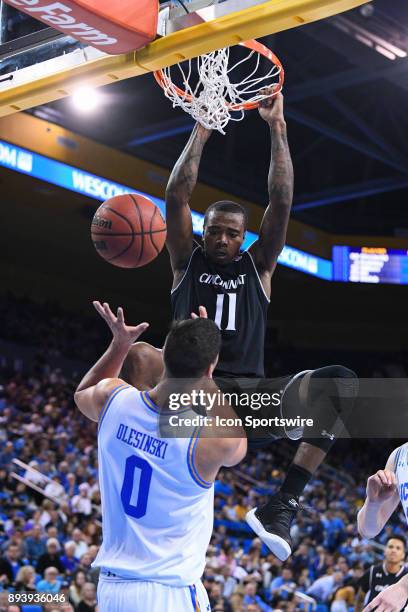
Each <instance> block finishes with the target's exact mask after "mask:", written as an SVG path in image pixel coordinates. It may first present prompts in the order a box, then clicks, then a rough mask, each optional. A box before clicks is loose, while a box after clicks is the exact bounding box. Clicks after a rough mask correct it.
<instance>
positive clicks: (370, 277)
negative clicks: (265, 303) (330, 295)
mask: <svg viewBox="0 0 408 612" xmlns="http://www.w3.org/2000/svg"><path fill="white" fill-rule="evenodd" d="M333 280H334V281H343V282H346V283H347V282H352V283H392V284H395V285H407V284H408V249H407V250H396V249H387V248H385V247H349V246H334V247H333Z"/></svg>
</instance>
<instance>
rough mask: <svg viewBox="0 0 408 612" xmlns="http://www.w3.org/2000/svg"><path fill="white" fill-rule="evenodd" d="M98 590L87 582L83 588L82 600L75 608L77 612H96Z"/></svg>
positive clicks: (91, 583)
mask: <svg viewBox="0 0 408 612" xmlns="http://www.w3.org/2000/svg"><path fill="white" fill-rule="evenodd" d="M95 609H96V588H95V585H94V584H93V582H85V584H84V586H83V587H82V592H81V600H80V602H79V604H78V605H77V606H76V608H75V612H95Z"/></svg>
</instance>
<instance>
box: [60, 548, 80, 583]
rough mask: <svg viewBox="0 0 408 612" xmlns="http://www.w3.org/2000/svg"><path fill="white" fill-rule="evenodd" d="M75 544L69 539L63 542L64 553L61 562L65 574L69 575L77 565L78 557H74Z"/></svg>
mask: <svg viewBox="0 0 408 612" xmlns="http://www.w3.org/2000/svg"><path fill="white" fill-rule="evenodd" d="M75 550H76V544H75V542H74V541H73V540H69V541H68V542H65V544H64V554H63V555H62V556H61V563H62V565H63V566H64V573H65V575H66V576H71V575H72V574H73V573H74V571H75V570H76V568H77V567H78V559H76V557H75Z"/></svg>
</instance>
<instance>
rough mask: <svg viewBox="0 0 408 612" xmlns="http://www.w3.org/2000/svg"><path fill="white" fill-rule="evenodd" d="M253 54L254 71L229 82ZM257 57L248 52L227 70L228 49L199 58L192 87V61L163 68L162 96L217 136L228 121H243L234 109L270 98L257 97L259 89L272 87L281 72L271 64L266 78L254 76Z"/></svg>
mask: <svg viewBox="0 0 408 612" xmlns="http://www.w3.org/2000/svg"><path fill="white" fill-rule="evenodd" d="M254 54H255V56H256V61H255V67H254V68H253V69H252V70H251V71H250V73H249V74H248V75H247V76H246V77H245V78H244V79H240V80H239V81H237V82H233V80H232V79H233V71H234V70H236V69H237V68H238V67H239V66H242V65H243V64H244V63H245V62H248V61H249V60H250V59H251V58H253V56H254ZM261 57H262V56H261V55H260V54H259V53H256V52H255V51H251V52H250V53H249V54H248V55H247V56H246V57H244V58H243V59H242V60H240V61H239V62H237V63H235V64H233V65H232V66H230V67H229V59H230V53H229V48H226V49H217V50H216V51H213V52H212V53H207V54H205V55H201V56H199V57H198V58H196V60H195V61H196V62H197V72H198V80H197V82H196V85H195V86H194V85H193V84H192V83H191V82H190V81H191V80H192V74H193V62H194V60H188V61H187V62H183V64H185V65H186V66H185V67H183V65H182V64H177V65H176V66H170V67H168V68H164V69H163V74H164V79H163V85H164V87H163V89H164V93H165V95H166V97H167V98H169V100H170V101H171V102H172V104H173V108H174V107H177V106H178V107H180V108H182V109H183V110H184V111H185V112H186V113H188V114H189V115H191V116H192V117H193V119H195V120H196V121H199V122H200V123H201V124H202V125H203V126H204V127H206V128H207V129H211V130H218V131H219V132H221V134H225V127H226V126H227V124H228V122H229V121H231V120H232V121H241V120H242V119H243V118H244V114H245V113H244V110H242V109H234V106H235V105H240V104H243V103H244V102H259V101H260V100H263V99H265V98H267V97H269V96H270V94H265V93H261V91H260V89H261V88H262V87H267V86H270V85H271V84H272V83H271V82H270V81H271V80H276V78H277V77H278V76H279V73H280V70H281V69H280V67H279V66H276V65H275V64H272V65H271V68H270V70H269V71H268V72H267V73H266V74H264V75H262V76H254V75H255V74H256V73H257V72H258V70H259V65H260V60H261ZM177 69H178V70H179V74H178V75H176V76H175V77H174V78H173V74H172V70H177ZM174 79H175V80H174ZM180 81H181V85H179V86H178V87H179V89H182V90H184V93H183V94H180V92H179V91H177V85H176V83H180ZM231 106H232V108H231Z"/></svg>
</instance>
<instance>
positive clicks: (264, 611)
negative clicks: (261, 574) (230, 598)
mask: <svg viewBox="0 0 408 612" xmlns="http://www.w3.org/2000/svg"><path fill="white" fill-rule="evenodd" d="M256 591H257V584H256V582H248V583H247V584H246V585H245V595H244V599H243V604H244V609H245V606H249V605H251V604H252V605H253V604H255V605H257V606H258V608H259V609H260V610H261V612H270V611H271V610H272V608H270V607H269V606H268V605H267V604H266V603H265V602H264V601H263V600H262V599H261V597H260V596H259V595H257V593H256ZM246 609H247V608H246Z"/></svg>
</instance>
